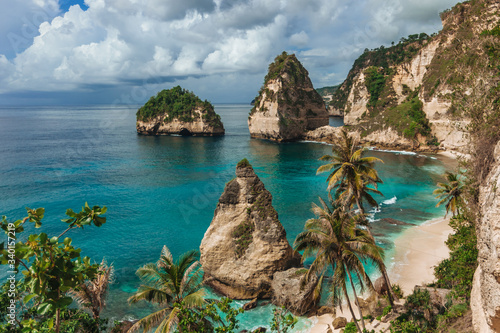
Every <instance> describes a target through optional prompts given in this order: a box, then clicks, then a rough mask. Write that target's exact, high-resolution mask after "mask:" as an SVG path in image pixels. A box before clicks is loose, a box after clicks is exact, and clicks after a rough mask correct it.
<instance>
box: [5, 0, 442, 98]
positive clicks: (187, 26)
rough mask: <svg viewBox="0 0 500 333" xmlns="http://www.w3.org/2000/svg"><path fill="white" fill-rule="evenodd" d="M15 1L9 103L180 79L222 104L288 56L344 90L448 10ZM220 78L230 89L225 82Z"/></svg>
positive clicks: (383, 5)
mask: <svg viewBox="0 0 500 333" xmlns="http://www.w3.org/2000/svg"><path fill="white" fill-rule="evenodd" d="M14 3H15V4H13V5H12V11H13V13H17V14H16V15H18V17H21V20H19V19H18V20H13V19H12V18H9V17H11V15H9V16H7V15H6V14H5V13H6V11H2V9H6V8H2V7H3V6H5V4H4V3H2V4H1V5H0V12H1V13H4V14H0V15H1V16H0V22H2V23H0V29H1V32H2V34H0V35H2V36H5V35H9V32H11V34H10V36H12V32H13V31H17V35H18V36H21V42H19V43H17V44H16V43H12V42H10V41H9V40H8V39H6V38H4V39H0V93H3V94H4V96H19V94H20V93H21V92H23V93H26V92H27V91H33V92H37V96H38V95H39V94H40V93H41V92H47V93H50V96H51V97H52V98H55V97H54V96H57V94H59V95H60V96H64V95H68V93H69V92H71V96H73V97H74V96H75V94H78V92H81V94H84V95H85V96H90V95H92V93H95V96H97V97H96V98H105V94H103V93H102V90H103V89H107V90H109V91H111V90H112V91H113V93H110V94H109V96H113V97H116V96H121V95H123V94H127V93H130V92H131V91H134V89H135V90H138V89H139V90H140V89H141V86H142V85H145V84H146V85H148V90H147V91H148V92H149V90H150V89H158V90H159V89H161V88H163V87H169V86H171V85H173V84H177V83H179V82H182V83H185V84H189V85H190V87H191V88H189V89H192V90H194V91H195V92H197V90H198V89H199V90H202V91H204V90H206V89H207V87H209V88H210V89H211V92H209V93H208V95H209V96H207V97H206V98H209V99H211V98H210V95H212V96H214V98H222V100H215V101H216V102H224V101H225V100H226V99H227V100H230V101H234V99H233V98H234V96H240V97H241V98H244V99H245V101H246V99H248V98H250V96H251V97H253V96H254V95H255V93H256V91H258V88H259V86H260V85H261V84H262V79H263V77H264V75H265V71H266V69H267V66H268V64H269V63H270V62H271V61H272V60H273V58H274V57H275V56H276V55H278V54H280V53H281V52H282V51H283V50H286V51H288V52H295V53H297V56H298V57H299V59H300V60H301V61H302V62H303V64H304V66H305V67H306V68H307V69H308V71H309V73H310V76H311V78H312V80H313V82H314V83H315V84H316V85H330V84H336V83H339V82H341V81H342V79H343V78H344V77H345V76H346V74H347V71H348V70H349V69H350V67H351V65H352V62H353V61H354V59H355V58H356V57H357V56H359V54H360V53H362V51H363V49H364V48H367V47H368V48H373V47H378V46H380V45H381V44H386V45H387V44H389V43H390V42H391V41H392V40H395V41H397V40H398V39H399V38H400V37H401V36H406V35H408V34H410V33H418V32H421V31H425V32H428V33H431V32H434V31H437V30H438V29H439V28H440V20H439V16H438V12H439V11H441V10H443V9H445V8H447V7H449V6H450V5H451V1H449V0H439V1H436V0H420V1H418V2H417V1H416V0H410V1H399V0H366V1H362V2H357V1H356V2H353V1H347V0H281V1H268V0H234V1H233V0H184V1H177V0H85V5H86V6H87V7H88V8H87V9H86V10H82V9H81V8H80V6H78V5H76V6H71V7H70V8H69V10H68V11H66V12H64V13H61V12H60V9H59V7H58V4H57V2H56V0H19V1H16V2H14ZM9 8H10V7H9ZM9 10H10V9H9ZM23 17H25V18H26V20H24V21H27V22H28V23H25V22H24V21H23V19H22V18H23ZM28 30H29V31H28ZM23 31H24V32H25V35H26V36H27V37H23V35H22V33H23ZM13 45H14V46H15V47H14V46H13ZM14 49H15V50H14ZM258 77H261V79H260V80H257V79H256V78H258ZM224 80H227V82H231V84H221V83H222V82H225V81H224ZM216 83H219V84H216ZM104 87H105V88H104ZM222 89H227V91H224V90H222ZM154 93H155V91H153V92H152V93H151V94H154ZM141 96H142V95H141ZM224 96H231V98H229V97H226V98H224ZM147 97H149V96H145V97H144V99H147ZM62 98H64V97H62ZM98 102H108V101H106V100H99V101H98ZM137 102H141V101H137Z"/></svg>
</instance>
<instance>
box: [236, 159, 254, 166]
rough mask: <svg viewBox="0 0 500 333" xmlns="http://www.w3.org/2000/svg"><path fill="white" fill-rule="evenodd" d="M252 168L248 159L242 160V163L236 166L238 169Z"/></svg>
mask: <svg viewBox="0 0 500 333" xmlns="http://www.w3.org/2000/svg"><path fill="white" fill-rule="evenodd" d="M251 166H252V165H251V164H250V162H248V160H247V159H246V158H244V159H242V160H241V161H239V162H238V164H236V167H237V168H248V167H251Z"/></svg>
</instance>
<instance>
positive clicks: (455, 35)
mask: <svg viewBox="0 0 500 333" xmlns="http://www.w3.org/2000/svg"><path fill="white" fill-rule="evenodd" d="M499 6H500V5H499V3H498V1H493V0H477V1H469V2H464V3H461V4H458V5H456V6H455V7H453V9H451V10H449V11H445V12H443V13H441V20H442V23H443V29H442V30H441V31H440V32H439V33H438V34H434V35H432V36H428V35H427V34H425V33H421V34H415V35H410V36H408V38H402V39H401V41H400V42H399V43H397V44H395V45H393V46H391V47H384V46H381V47H379V48H376V49H374V50H365V52H364V53H363V54H362V55H361V56H360V57H359V58H358V59H357V60H356V61H355V62H354V64H353V67H352V69H351V71H350V72H349V74H348V76H347V78H346V80H345V81H344V82H343V84H342V85H341V87H340V88H339V89H338V90H337V91H336V92H335V93H334V95H333V99H332V101H331V102H330V106H329V107H330V108H331V109H332V110H335V112H337V113H340V112H343V113H344V123H345V124H346V125H348V126H350V127H351V128H353V129H355V130H357V131H359V132H360V134H361V136H362V138H364V139H365V140H366V141H367V142H372V143H373V144H375V145H377V144H382V145H386V146H390V145H391V142H392V141H393V140H394V133H396V134H397V135H398V137H399V138H400V139H399V140H398V142H399V143H400V144H401V143H403V142H406V143H405V144H404V145H403V147H401V148H407V149H415V148H416V147H419V146H427V147H436V148H440V149H447V150H456V151H462V152H463V151H466V150H467V149H468V143H469V135H468V129H467V127H468V126H469V124H470V120H471V119H470V114H469V110H470V109H471V108H478V107H480V108H488V107H492V106H493V105H492V104H493V100H488V97H487V96H488V95H489V90H491V89H494V88H495V87H496V85H497V83H498V76H497V75H496V66H491V51H490V44H491V43H490V41H489V39H490V37H489V36H488V34H485V31H488V30H492V29H494V28H495V27H496V26H497V25H498V22H499V18H500V15H499ZM387 133H391V134H390V135H386V134H387ZM405 146H406V147H405Z"/></svg>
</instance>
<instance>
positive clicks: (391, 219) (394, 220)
mask: <svg viewBox="0 0 500 333" xmlns="http://www.w3.org/2000/svg"><path fill="white" fill-rule="evenodd" d="M380 222H385V223H389V224H393V225H414V224H413V223H408V222H403V221H400V220H396V219H393V218H390V217H384V218H383V219H380Z"/></svg>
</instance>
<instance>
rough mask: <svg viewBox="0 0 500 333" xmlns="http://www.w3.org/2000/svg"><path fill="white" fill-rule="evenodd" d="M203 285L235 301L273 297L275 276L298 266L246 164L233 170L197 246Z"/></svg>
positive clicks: (268, 200)
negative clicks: (272, 284) (272, 285)
mask: <svg viewBox="0 0 500 333" xmlns="http://www.w3.org/2000/svg"><path fill="white" fill-rule="evenodd" d="M200 252H201V258H200V262H201V264H202V266H203V269H204V272H205V281H206V283H207V284H208V285H210V286H212V287H213V288H214V289H215V290H217V291H219V292H220V293H222V294H224V295H226V296H228V297H230V298H234V299H253V298H256V297H259V298H269V297H271V294H272V292H271V280H272V278H273V274H274V273H276V272H278V271H283V270H285V269H288V268H290V267H292V266H295V265H297V264H299V263H300V258H299V257H298V256H297V255H296V254H294V251H293V250H292V248H291V247H290V245H289V243H288V241H287V239H286V232H285V230H284V228H283V226H282V225H281V223H280V222H279V220H278V213H277V212H276V210H274V208H273V206H272V196H271V193H269V191H267V190H266V189H265V187H264V184H263V183H262V181H261V180H260V179H259V177H257V175H256V174H255V172H254V170H253V168H252V167H251V165H250V164H249V163H248V161H246V160H243V161H241V162H240V163H238V166H237V167H236V178H235V179H233V180H231V181H230V182H229V183H227V185H226V187H225V189H224V193H222V195H221V197H220V199H219V203H218V204H217V208H216V210H215V214H214V218H213V220H212V223H211V224H210V227H209V228H208V230H207V231H206V233H205V236H204V237H203V240H202V242H201V246H200Z"/></svg>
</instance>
